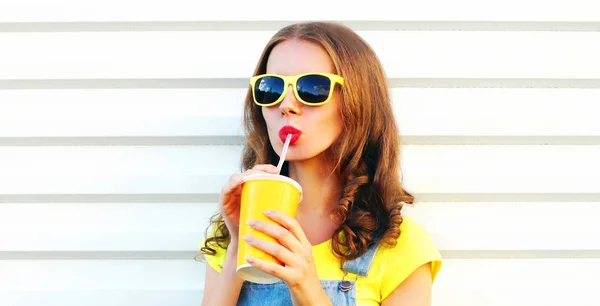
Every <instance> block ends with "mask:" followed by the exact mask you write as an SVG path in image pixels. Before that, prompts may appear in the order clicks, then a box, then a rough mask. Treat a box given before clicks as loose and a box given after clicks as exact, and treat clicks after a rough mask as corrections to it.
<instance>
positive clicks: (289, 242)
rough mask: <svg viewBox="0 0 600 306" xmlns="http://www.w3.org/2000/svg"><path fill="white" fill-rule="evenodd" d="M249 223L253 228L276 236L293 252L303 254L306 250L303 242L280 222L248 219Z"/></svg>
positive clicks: (270, 235)
mask: <svg viewBox="0 0 600 306" xmlns="http://www.w3.org/2000/svg"><path fill="white" fill-rule="evenodd" d="M247 223H248V225H250V227H252V228H253V229H255V230H257V231H260V232H263V233H264V234H266V235H267V236H269V237H273V238H275V239H276V240H278V241H279V242H280V243H281V244H282V245H283V246H284V247H285V248H286V249H287V250H289V251H291V252H292V253H296V254H302V253H303V252H304V251H305V248H304V246H303V245H302V243H301V242H300V241H298V239H297V238H296V237H295V236H294V235H292V233H290V231H289V230H288V229H287V228H284V227H281V226H279V225H278V224H273V223H270V222H263V221H258V220H248V221H247Z"/></svg>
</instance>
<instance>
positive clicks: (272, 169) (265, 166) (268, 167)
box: [252, 164, 278, 173]
mask: <svg viewBox="0 0 600 306" xmlns="http://www.w3.org/2000/svg"><path fill="white" fill-rule="evenodd" d="M252 170H258V171H264V172H269V173H277V172H278V171H277V167H275V166H273V165H270V164H259V165H256V166H254V167H252Z"/></svg>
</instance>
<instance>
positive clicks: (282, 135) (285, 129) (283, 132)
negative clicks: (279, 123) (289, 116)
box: [279, 125, 302, 144]
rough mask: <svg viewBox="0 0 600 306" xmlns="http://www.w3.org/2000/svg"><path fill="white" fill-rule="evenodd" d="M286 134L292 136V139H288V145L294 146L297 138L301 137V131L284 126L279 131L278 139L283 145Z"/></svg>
mask: <svg viewBox="0 0 600 306" xmlns="http://www.w3.org/2000/svg"><path fill="white" fill-rule="evenodd" d="M288 134H292V139H290V144H294V143H295V142H296V141H298V138H300V135H302V131H300V130H299V129H297V128H295V127H293V126H291V125H286V126H284V127H282V128H281V130H279V139H281V142H284V143H285V140H286V138H287V135H288Z"/></svg>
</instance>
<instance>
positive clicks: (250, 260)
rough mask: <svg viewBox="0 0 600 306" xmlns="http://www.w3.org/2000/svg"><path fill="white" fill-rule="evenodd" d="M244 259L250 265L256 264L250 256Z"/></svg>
mask: <svg viewBox="0 0 600 306" xmlns="http://www.w3.org/2000/svg"><path fill="white" fill-rule="evenodd" d="M244 259H245V260H246V261H247V262H248V263H254V258H252V257H250V256H245V257H244Z"/></svg>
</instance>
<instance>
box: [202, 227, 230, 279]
mask: <svg viewBox="0 0 600 306" xmlns="http://www.w3.org/2000/svg"><path fill="white" fill-rule="evenodd" d="M209 233H210V234H209V235H208V237H206V239H208V238H210V237H214V235H215V233H216V227H215V226H214V225H213V226H212V227H211V228H210V230H209ZM206 239H205V240H204V241H202V242H201V243H200V245H199V247H200V248H202V247H204V243H205V242H206ZM208 246H209V247H210V248H211V249H213V250H215V251H216V254H214V255H209V254H202V256H203V257H204V259H205V260H206V263H207V264H208V265H210V266H211V267H212V268H213V269H215V270H216V271H217V272H219V273H221V271H222V270H223V264H225V259H226V257H227V256H226V255H227V251H226V250H225V249H223V248H221V247H220V246H219V245H217V244H216V243H209V244H208Z"/></svg>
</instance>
